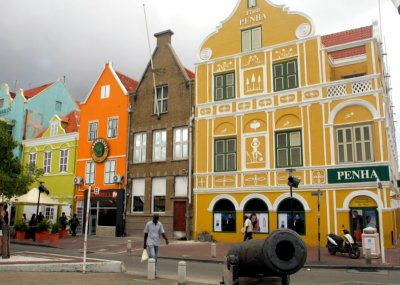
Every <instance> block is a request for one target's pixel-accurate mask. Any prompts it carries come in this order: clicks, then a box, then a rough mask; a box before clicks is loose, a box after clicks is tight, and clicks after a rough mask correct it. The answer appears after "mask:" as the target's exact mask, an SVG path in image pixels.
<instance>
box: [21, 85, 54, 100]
mask: <svg viewBox="0 0 400 285" xmlns="http://www.w3.org/2000/svg"><path fill="white" fill-rule="evenodd" d="M54 83H55V82H51V83H48V84H45V85H42V86H39V87H35V88H32V89H29V90H24V97H25V98H26V99H30V98H33V97H35V96H36V95H37V94H39V93H40V92H42V91H43V90H45V89H47V88H48V87H50V86H51V85H53V84H54Z"/></svg>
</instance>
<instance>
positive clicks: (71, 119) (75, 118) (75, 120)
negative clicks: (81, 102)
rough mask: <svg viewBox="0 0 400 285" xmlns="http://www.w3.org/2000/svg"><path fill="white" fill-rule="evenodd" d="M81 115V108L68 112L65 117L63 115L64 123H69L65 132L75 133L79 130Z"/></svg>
mask: <svg viewBox="0 0 400 285" xmlns="http://www.w3.org/2000/svg"><path fill="white" fill-rule="evenodd" d="M80 116H81V112H80V111H79V110H74V111H72V112H71V113H69V114H67V115H66V116H64V117H61V120H62V121H63V122H64V123H67V125H66V127H65V133H67V134H68V133H74V132H78V131H79V119H80Z"/></svg>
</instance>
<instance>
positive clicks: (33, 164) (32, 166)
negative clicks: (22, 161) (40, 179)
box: [28, 152, 36, 173]
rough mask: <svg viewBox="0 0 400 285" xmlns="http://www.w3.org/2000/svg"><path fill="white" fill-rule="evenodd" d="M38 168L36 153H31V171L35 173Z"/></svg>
mask: <svg viewBox="0 0 400 285" xmlns="http://www.w3.org/2000/svg"><path fill="white" fill-rule="evenodd" d="M35 168H36V153H35V152H34V153H30V154H29V170H28V171H29V173H33V172H34V171H35Z"/></svg>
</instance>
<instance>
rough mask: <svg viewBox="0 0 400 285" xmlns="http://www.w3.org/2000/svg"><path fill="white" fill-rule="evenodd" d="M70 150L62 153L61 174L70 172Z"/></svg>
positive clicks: (63, 150) (64, 150)
mask: <svg viewBox="0 0 400 285" xmlns="http://www.w3.org/2000/svg"><path fill="white" fill-rule="evenodd" d="M68 152H69V151H68V149H62V150H61V151H60V172H67V171H68Z"/></svg>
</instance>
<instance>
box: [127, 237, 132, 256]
mask: <svg viewBox="0 0 400 285" xmlns="http://www.w3.org/2000/svg"><path fill="white" fill-rule="evenodd" d="M126 252H127V254H128V255H131V253H132V241H131V240H130V239H129V240H128V241H127V242H126Z"/></svg>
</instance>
